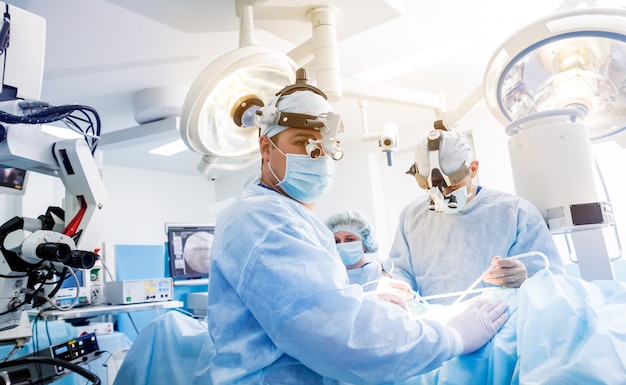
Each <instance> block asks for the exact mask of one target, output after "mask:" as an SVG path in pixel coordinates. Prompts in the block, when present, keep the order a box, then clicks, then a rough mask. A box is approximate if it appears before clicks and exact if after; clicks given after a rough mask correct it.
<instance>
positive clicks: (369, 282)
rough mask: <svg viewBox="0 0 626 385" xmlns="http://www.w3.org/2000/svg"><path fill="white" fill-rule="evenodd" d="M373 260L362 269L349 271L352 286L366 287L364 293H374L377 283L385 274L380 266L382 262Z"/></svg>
mask: <svg viewBox="0 0 626 385" xmlns="http://www.w3.org/2000/svg"><path fill="white" fill-rule="evenodd" d="M370 259H371V260H370V261H369V262H367V263H366V264H365V265H363V266H361V267H357V268H356V269H350V270H347V273H348V279H349V280H350V283H351V284H355V285H361V286H363V285H366V286H364V287H363V291H372V290H374V289H376V286H377V283H376V281H377V280H379V279H381V278H382V276H383V274H382V270H381V266H380V261H379V260H378V259H377V258H370Z"/></svg>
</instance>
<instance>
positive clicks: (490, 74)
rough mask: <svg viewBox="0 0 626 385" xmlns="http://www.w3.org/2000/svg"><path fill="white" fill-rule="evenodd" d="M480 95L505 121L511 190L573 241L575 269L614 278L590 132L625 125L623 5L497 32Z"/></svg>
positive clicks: (610, 132)
mask: <svg viewBox="0 0 626 385" xmlns="http://www.w3.org/2000/svg"><path fill="white" fill-rule="evenodd" d="M483 91H484V97H485V101H486V103H487V106H488V107H489V109H490V110H491V112H492V113H493V114H494V115H495V117H496V118H497V119H498V120H499V121H500V122H502V123H503V124H505V125H506V133H507V134H508V135H509V136H510V139H509V141H508V147H509V156H510V159H511V166H512V171H513V180H514V184H515V191H516V193H517V194H518V195H520V196H522V197H524V198H526V199H528V200H529V201H531V202H532V203H533V204H534V205H535V206H537V208H538V209H539V211H540V212H541V214H542V215H543V217H544V218H545V220H546V223H547V224H548V226H549V227H550V230H551V231H552V232H553V233H567V234H569V236H570V237H571V239H572V240H573V243H574V249H575V250H576V255H577V258H578V264H579V268H580V273H581V276H582V278H584V279H587V280H593V279H612V278H613V270H612V266H611V264H610V260H611V259H610V257H609V255H608V250H607V248H606V244H605V241H604V236H603V233H602V232H601V231H600V230H602V228H603V227H606V226H609V225H613V224H614V218H613V214H612V210H611V206H610V203H609V202H604V201H603V197H601V195H600V194H599V193H598V190H597V188H596V175H595V167H594V162H593V155H592V151H591V141H592V140H594V141H604V140H610V139H613V138H614V137H616V136H617V135H618V134H620V133H622V132H624V130H625V127H626V10H624V9H617V8H611V9H606V8H584V9H576V10H572V11H564V12H557V13H554V14H552V15H550V16H548V17H545V18H543V19H540V20H538V21H537V22H535V23H533V24H531V25H529V26H527V27H525V28H523V29H522V30H520V31H518V32H517V33H516V34H514V35H513V36H511V37H510V38H509V39H508V40H507V41H505V42H504V43H503V44H502V45H501V46H500V48H499V49H498V50H497V51H496V53H495V54H494V55H493V57H492V58H491V60H490V62H489V65H488V68H487V71H486V73H485V78H484V84H483Z"/></svg>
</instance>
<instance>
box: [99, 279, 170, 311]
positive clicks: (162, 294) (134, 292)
mask: <svg viewBox="0 0 626 385" xmlns="http://www.w3.org/2000/svg"><path fill="white" fill-rule="evenodd" d="M104 293H105V297H106V300H107V303H109V304H111V305H128V304H132V303H142V302H155V301H170V300H172V299H173V298H174V296H173V282H172V279H171V278H156V279H136V280H124V281H114V282H105V283H104Z"/></svg>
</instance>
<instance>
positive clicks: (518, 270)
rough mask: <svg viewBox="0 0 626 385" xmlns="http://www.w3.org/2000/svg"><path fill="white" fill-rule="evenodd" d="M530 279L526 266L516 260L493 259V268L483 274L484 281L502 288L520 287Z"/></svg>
mask: <svg viewBox="0 0 626 385" xmlns="http://www.w3.org/2000/svg"><path fill="white" fill-rule="evenodd" d="M526 278H528V271H527V270H526V266H524V264H523V263H522V262H520V261H519V260H518V259H515V258H502V257H499V256H495V257H493V259H492V260H491V267H490V268H489V269H487V270H486V271H485V272H484V273H483V281H485V282H488V283H492V284H494V285H498V286H502V287H520V286H521V285H522V283H524V281H525V280H526Z"/></svg>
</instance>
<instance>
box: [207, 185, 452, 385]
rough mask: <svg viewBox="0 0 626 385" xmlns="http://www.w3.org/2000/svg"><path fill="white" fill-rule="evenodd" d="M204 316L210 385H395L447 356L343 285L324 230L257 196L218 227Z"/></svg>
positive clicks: (296, 207)
mask: <svg viewBox="0 0 626 385" xmlns="http://www.w3.org/2000/svg"><path fill="white" fill-rule="evenodd" d="M208 310H209V316H208V323H209V333H210V335H211V337H212V338H213V342H214V349H215V352H214V356H213V359H212V360H211V371H212V372H211V378H212V380H213V383H215V384H221V383H237V384H243V383H272V384H274V383H308V384H315V383H320V384H321V383H333V382H332V381H331V382H329V381H328V379H335V380H341V381H347V382H351V383H359V384H368V383H372V384H380V383H395V382H399V381H402V380H404V379H406V378H408V377H410V376H414V375H417V374H420V373H424V372H427V371H430V370H432V369H434V368H436V367H438V366H439V365H441V363H443V362H444V361H446V360H448V359H449V358H451V356H453V354H454V353H453V352H454V351H455V349H456V348H457V347H456V346H454V339H453V338H452V336H451V335H450V334H449V333H450V332H449V330H447V329H446V328H445V327H443V326H442V325H441V324H439V323H437V322H433V321H417V322H415V321H412V320H411V319H410V318H409V316H408V314H407V313H406V312H405V311H403V310H402V309H400V308H399V307H398V306H396V305H393V304H390V303H385V302H382V301H378V300H376V299H375V297H372V298H365V297H364V295H363V290H362V288H361V287H360V286H358V285H349V284H348V278H347V275H346V271H345V267H344V266H343V264H342V263H341V261H340V259H339V258H338V256H337V255H336V253H335V246H334V238H333V236H332V233H331V232H330V231H329V230H328V229H327V228H326V227H325V226H324V224H323V223H322V222H320V221H319V220H318V219H317V218H316V217H315V216H314V215H313V214H312V212H311V211H309V210H308V209H306V208H305V207H304V206H302V205H300V204H299V203H297V202H295V201H293V200H291V199H289V198H286V197H283V196H282V195H279V194H276V193H275V192H273V191H270V190H268V189H265V188H263V187H260V186H251V187H250V188H248V189H246V190H245V191H244V193H243V194H242V196H241V198H240V199H238V200H237V201H235V203H234V204H233V205H232V206H231V207H230V208H229V209H227V210H225V212H223V214H222V215H221V216H220V218H219V219H218V223H217V226H216V233H215V240H214V243H213V250H212V265H211V278H210V280H209V308H208ZM288 379H290V380H288ZM290 381H291V382H290Z"/></svg>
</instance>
